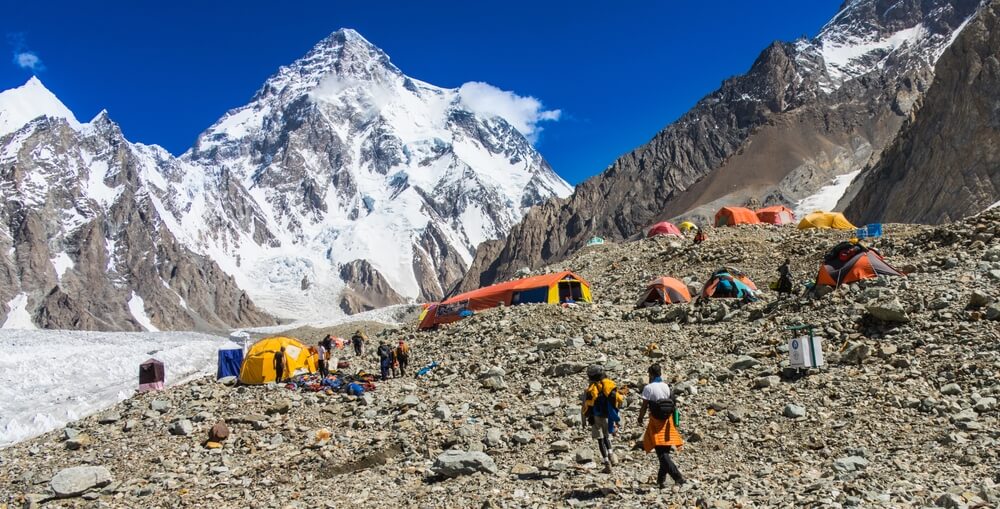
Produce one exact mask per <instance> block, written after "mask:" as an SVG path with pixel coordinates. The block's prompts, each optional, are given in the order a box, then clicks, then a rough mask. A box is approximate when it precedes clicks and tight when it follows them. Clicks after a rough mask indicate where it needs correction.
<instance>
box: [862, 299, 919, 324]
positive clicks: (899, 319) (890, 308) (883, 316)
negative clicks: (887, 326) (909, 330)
mask: <svg viewBox="0 0 1000 509" xmlns="http://www.w3.org/2000/svg"><path fill="white" fill-rule="evenodd" d="M865 311H867V312H868V314H869V315H871V316H872V317H873V318H875V319H876V320H881V321H883V322H890V323H906V322H909V321H910V317H909V316H907V315H906V310H905V309H904V308H903V304H901V303H900V302H899V300H896V299H893V300H891V301H888V302H876V303H874V304H870V305H869V306H868V307H867V308H865Z"/></svg>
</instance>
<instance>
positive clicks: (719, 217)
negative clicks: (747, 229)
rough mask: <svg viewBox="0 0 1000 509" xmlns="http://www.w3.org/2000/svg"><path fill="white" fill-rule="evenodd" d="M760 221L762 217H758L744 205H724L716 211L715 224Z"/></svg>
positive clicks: (729, 224)
mask: <svg viewBox="0 0 1000 509" xmlns="http://www.w3.org/2000/svg"><path fill="white" fill-rule="evenodd" d="M759 223H760V219H757V214H754V213H753V211H752V210H750V209H748V208H744V207H722V208H721V209H719V211H718V212H716V213H715V226H734V225H737V224H759Z"/></svg>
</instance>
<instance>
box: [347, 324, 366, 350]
mask: <svg viewBox="0 0 1000 509" xmlns="http://www.w3.org/2000/svg"><path fill="white" fill-rule="evenodd" d="M365 339H367V338H365V333H364V332H361V329H358V330H356V331H354V335H353V336H351V344H352V345H354V355H357V356H358V357H364V355H365Z"/></svg>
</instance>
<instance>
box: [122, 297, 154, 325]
mask: <svg viewBox="0 0 1000 509" xmlns="http://www.w3.org/2000/svg"><path fill="white" fill-rule="evenodd" d="M128 311H129V313H132V317H133V318H135V321H137V322H139V325H142V326H143V327H145V328H146V330H147V331H149V332H159V331H160V329H158V328H156V326H155V325H153V322H152V321H151V320H150V319H149V315H148V314H146V303H145V302H144V301H143V300H142V297H140V296H139V294H137V293H135V292H132V298H130V299H129V300H128Z"/></svg>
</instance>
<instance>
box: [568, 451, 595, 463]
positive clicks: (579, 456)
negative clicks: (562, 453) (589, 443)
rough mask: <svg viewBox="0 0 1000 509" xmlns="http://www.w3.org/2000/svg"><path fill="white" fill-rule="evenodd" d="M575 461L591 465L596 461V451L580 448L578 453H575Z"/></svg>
mask: <svg viewBox="0 0 1000 509" xmlns="http://www.w3.org/2000/svg"><path fill="white" fill-rule="evenodd" d="M573 459H575V460H576V462H577V463H590V462H591V461H594V451H593V449H591V448H590V447H580V448H579V449H577V450H576V451H573Z"/></svg>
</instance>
